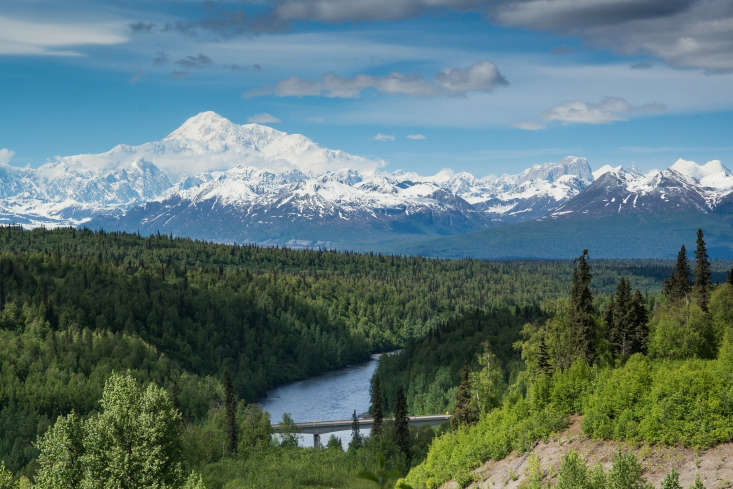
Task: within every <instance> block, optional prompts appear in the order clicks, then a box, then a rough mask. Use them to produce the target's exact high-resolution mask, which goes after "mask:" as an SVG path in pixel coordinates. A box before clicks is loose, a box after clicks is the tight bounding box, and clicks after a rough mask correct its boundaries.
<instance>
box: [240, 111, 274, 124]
mask: <svg viewBox="0 0 733 489" xmlns="http://www.w3.org/2000/svg"><path fill="white" fill-rule="evenodd" d="M247 122H254V123H255V124H277V123H278V122H281V121H280V119H278V118H277V117H275V116H274V115H272V114H268V113H267V112H263V113H261V114H256V115H253V116H252V117H250V118H249V119H247Z"/></svg>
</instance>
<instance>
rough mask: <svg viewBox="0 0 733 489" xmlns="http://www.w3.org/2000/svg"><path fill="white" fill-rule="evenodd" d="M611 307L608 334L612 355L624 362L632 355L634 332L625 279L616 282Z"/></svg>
mask: <svg viewBox="0 0 733 489" xmlns="http://www.w3.org/2000/svg"><path fill="white" fill-rule="evenodd" d="M613 305H614V308H613V319H612V322H611V328H609V330H608V334H609V339H610V340H611V346H612V348H613V352H614V354H615V355H616V357H617V358H620V359H622V360H624V359H626V358H627V357H628V356H629V355H631V353H632V349H633V330H634V325H633V323H632V319H633V318H632V316H633V306H632V299H631V284H630V283H629V281H628V280H627V279H626V278H622V279H621V280H619V282H618V286H617V287H616V297H615V298H614V302H613Z"/></svg>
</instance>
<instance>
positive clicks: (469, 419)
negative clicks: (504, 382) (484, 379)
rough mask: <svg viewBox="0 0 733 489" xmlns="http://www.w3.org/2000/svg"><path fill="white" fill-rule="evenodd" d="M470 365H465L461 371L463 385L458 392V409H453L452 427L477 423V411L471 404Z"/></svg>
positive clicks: (461, 384)
mask: <svg viewBox="0 0 733 489" xmlns="http://www.w3.org/2000/svg"><path fill="white" fill-rule="evenodd" d="M469 373H470V371H469V369H468V364H467V363H466V364H464V365H463V369H462V370H461V383H460V385H459V386H458V390H457V391H456V407H455V408H454V409H453V417H452V418H451V420H450V421H451V425H453V426H459V425H462V424H472V423H474V422H476V421H477V417H478V416H477V413H476V409H475V407H474V405H473V403H472V402H471V380H470V378H469Z"/></svg>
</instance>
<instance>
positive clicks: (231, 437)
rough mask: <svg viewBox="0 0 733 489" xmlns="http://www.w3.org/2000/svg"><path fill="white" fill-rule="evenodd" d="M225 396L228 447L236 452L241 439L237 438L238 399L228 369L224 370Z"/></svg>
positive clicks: (230, 450)
mask: <svg viewBox="0 0 733 489" xmlns="http://www.w3.org/2000/svg"><path fill="white" fill-rule="evenodd" d="M224 397H225V399H224V403H225V408H226V423H227V445H228V446H227V448H228V450H229V453H236V452H237V447H238V446H239V440H237V436H238V434H239V429H238V428H237V399H236V397H235V396H234V388H233V387H232V379H231V377H230V375H229V371H228V370H227V371H225V372H224Z"/></svg>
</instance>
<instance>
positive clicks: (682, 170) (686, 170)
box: [669, 158, 733, 190]
mask: <svg viewBox="0 0 733 489" xmlns="http://www.w3.org/2000/svg"><path fill="white" fill-rule="evenodd" d="M669 169H670V170H673V171H675V172H677V173H679V174H681V175H684V176H685V177H687V179H689V180H690V181H692V182H695V183H698V184H700V185H702V186H704V187H709V188H713V189H720V190H727V189H733V175H731V172H730V170H728V169H727V168H726V167H725V166H723V164H722V163H721V162H720V160H711V161H708V162H707V163H705V164H704V165H698V164H697V163H695V162H694V161H689V160H683V159H682V158H679V159H678V160H677V161H676V162H675V163H674V164H673V165H672V166H671V167H670V168H669Z"/></svg>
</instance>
